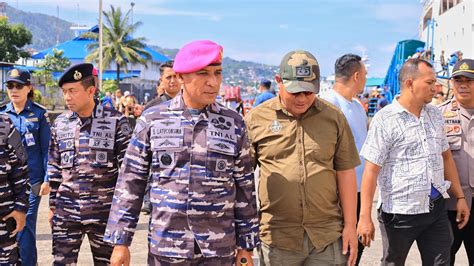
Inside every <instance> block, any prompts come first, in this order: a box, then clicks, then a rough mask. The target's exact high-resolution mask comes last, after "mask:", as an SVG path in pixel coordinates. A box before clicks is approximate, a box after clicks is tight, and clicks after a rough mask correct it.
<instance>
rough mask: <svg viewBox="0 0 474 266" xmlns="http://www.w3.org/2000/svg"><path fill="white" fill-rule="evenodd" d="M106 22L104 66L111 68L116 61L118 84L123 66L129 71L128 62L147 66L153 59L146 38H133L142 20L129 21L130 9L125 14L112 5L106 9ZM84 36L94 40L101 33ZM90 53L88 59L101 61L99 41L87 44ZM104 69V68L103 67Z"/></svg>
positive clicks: (104, 30) (103, 37)
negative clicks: (108, 9)
mask: <svg viewBox="0 0 474 266" xmlns="http://www.w3.org/2000/svg"><path fill="white" fill-rule="evenodd" d="M103 13H104V17H105V23H104V26H103V32H102V33H103V35H102V39H103V40H102V41H103V47H102V49H103V50H102V57H103V59H102V60H103V66H104V67H105V68H109V67H110V65H111V64H112V63H115V65H116V68H117V85H118V84H120V69H121V68H123V69H124V71H125V72H127V71H128V69H127V64H128V63H132V64H142V65H144V66H145V67H146V63H147V61H149V60H150V59H151V55H150V53H148V52H147V51H146V50H145V49H144V48H145V44H144V42H145V38H143V37H138V38H133V37H132V35H133V33H134V32H135V31H136V30H137V28H138V27H139V26H141V25H142V23H141V22H135V23H133V24H130V23H129V16H130V11H128V12H127V13H126V14H125V15H124V14H123V13H122V10H121V9H120V8H119V7H118V8H115V7H114V6H110V11H108V12H106V11H104V12H103ZM83 37H86V38H91V39H94V40H98V39H99V34H98V33H94V32H88V33H86V34H84V35H83ZM87 48H88V50H89V52H90V53H89V55H88V56H87V57H86V61H88V62H91V61H95V62H96V63H97V62H98V61H99V43H98V42H94V43H91V44H89V45H88V46H87ZM102 69H104V68H102Z"/></svg>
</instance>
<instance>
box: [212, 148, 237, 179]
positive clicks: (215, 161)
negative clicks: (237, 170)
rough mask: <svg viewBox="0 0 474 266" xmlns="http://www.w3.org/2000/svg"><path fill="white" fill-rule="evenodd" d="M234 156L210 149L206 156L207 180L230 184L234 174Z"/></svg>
mask: <svg viewBox="0 0 474 266" xmlns="http://www.w3.org/2000/svg"><path fill="white" fill-rule="evenodd" d="M234 166H235V157H234V155H233V154H229V153H225V152H222V151H219V150H212V149H208V151H207V156H206V178H207V179H209V180H212V181H217V182H230V181H232V177H233V174H234Z"/></svg>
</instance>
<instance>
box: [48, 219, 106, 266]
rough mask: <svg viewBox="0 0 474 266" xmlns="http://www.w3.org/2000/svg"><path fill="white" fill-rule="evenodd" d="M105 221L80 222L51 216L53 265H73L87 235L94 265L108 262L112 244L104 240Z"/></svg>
mask: <svg viewBox="0 0 474 266" xmlns="http://www.w3.org/2000/svg"><path fill="white" fill-rule="evenodd" d="M106 224H107V222H106V221H102V222H92V223H87V224H86V223H81V222H75V221H67V220H64V219H63V218H62V217H58V216H57V215H54V217H53V230H52V231H53V256H54V265H70V264H72V265H75V264H77V257H78V255H79V249H80V248H81V244H82V240H83V239H84V236H85V235H87V238H88V239H89V243H90V246H91V252H92V257H93V259H94V265H108V264H110V256H111V255H112V250H113V246H112V245H110V244H109V243H106V242H104V240H103V238H104V232H105V227H106Z"/></svg>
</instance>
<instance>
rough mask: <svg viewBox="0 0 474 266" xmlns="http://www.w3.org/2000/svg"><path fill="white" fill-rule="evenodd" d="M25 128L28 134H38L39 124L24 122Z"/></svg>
mask: <svg viewBox="0 0 474 266" xmlns="http://www.w3.org/2000/svg"><path fill="white" fill-rule="evenodd" d="M26 128H27V129H28V131H29V132H31V133H36V132H38V129H39V124H38V123H35V122H30V121H28V122H26Z"/></svg>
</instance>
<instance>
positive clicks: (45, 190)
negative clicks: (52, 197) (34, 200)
mask: <svg viewBox="0 0 474 266" xmlns="http://www.w3.org/2000/svg"><path fill="white" fill-rule="evenodd" d="M50 191H51V187H50V186H49V182H43V184H41V187H40V191H39V195H40V196H44V195H48V194H49V192H50Z"/></svg>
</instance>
